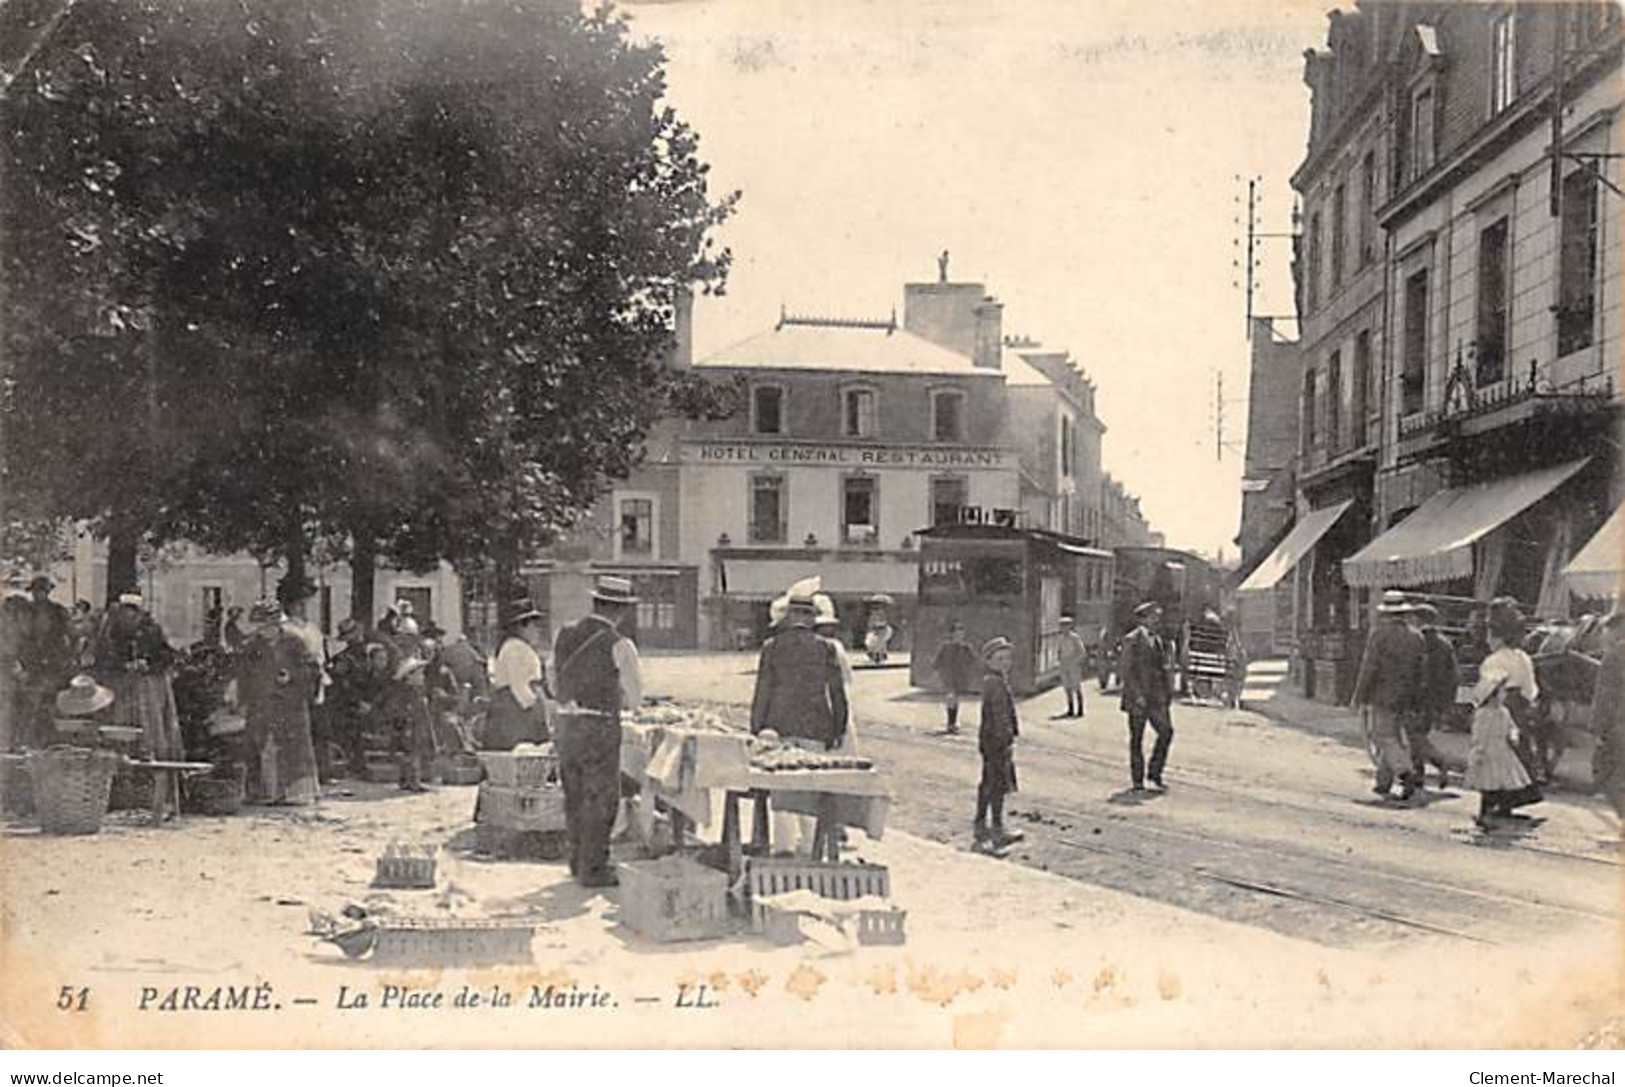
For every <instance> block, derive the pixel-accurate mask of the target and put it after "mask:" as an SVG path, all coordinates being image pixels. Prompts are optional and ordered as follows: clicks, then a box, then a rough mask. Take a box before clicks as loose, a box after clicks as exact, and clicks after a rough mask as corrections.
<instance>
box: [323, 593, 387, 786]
mask: <svg viewBox="0 0 1625 1087" xmlns="http://www.w3.org/2000/svg"><path fill="white" fill-rule="evenodd" d="M338 634H339V640H340V641H342V642H343V643H344V648H343V649H341V650H339V651H338V652H337V653H335V654H333V659H332V660H331V661H329V662H328V665H327V672H328V675H330V676H331V677H332V679H333V686H332V687H331V688H330V689H329V690H328V693H327V711H328V720H329V722H330V725H331V728H332V730H333V733H334V739H336V740H337V741H338V743H339V745H340V746H341V747H342V748H343V749H344V754H345V759H346V761H347V762H348V763H349V764H350V776H351V777H352V778H354V779H356V780H357V781H365V780H366V779H367V750H366V739H365V722H366V721H367V720H368V719H369V718H370V717H371V716H372V715H373V713H374V712H375V711H376V710H377V709H378V706H379V701H380V698H381V696H382V690H381V687H380V683H379V680H378V678H377V677H375V676H374V674H373V669H372V665H371V663H370V662H369V660H368V658H367V643H366V638H365V636H364V635H363V632H362V630H361V624H360V623H358V622H356V621H355V620H354V619H350V618H346V619H343V620H340V622H339V631H338Z"/></svg>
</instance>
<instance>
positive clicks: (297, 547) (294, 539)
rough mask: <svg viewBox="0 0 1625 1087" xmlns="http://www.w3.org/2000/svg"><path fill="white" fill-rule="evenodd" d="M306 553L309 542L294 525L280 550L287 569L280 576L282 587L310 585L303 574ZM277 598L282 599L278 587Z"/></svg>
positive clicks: (302, 531) (308, 578)
mask: <svg viewBox="0 0 1625 1087" xmlns="http://www.w3.org/2000/svg"><path fill="white" fill-rule="evenodd" d="M296 508H297V507H296ZM308 551H309V541H307V540H306V539H305V533H304V530H303V528H302V527H301V526H299V525H298V524H297V523H295V525H294V527H293V528H291V529H289V530H288V536H287V542H286V543H285V544H284V545H283V548H282V561H283V564H284V565H285V566H286V567H287V572H286V573H284V574H283V575H282V582H283V584H284V585H309V584H311V581H310V577H309V575H308V574H306V572H305V555H306V553H307V552H308ZM277 597H278V599H282V593H281V592H280V587H279V591H278V593H277ZM284 603H286V601H285V600H284Z"/></svg>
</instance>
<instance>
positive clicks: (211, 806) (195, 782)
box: [186, 763, 248, 815]
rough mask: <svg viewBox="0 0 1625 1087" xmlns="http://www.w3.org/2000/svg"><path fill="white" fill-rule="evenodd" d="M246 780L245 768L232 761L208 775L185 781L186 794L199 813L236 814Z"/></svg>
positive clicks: (246, 771) (241, 802) (246, 772)
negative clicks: (230, 763)
mask: <svg viewBox="0 0 1625 1087" xmlns="http://www.w3.org/2000/svg"><path fill="white" fill-rule="evenodd" d="M247 780H248V770H247V768H246V767H244V766H243V765H242V764H240V763H234V764H232V765H230V766H228V767H225V768H223V769H219V770H216V771H215V772H214V773H213V774H211V775H209V776H208V777H200V778H192V779H191V780H190V781H188V782H187V783H186V795H187V797H188V798H189V799H190V800H191V801H192V805H191V806H192V809H193V810H194V811H196V812H198V813H199V814H201V815H236V814H237V813H238V812H239V811H242V809H243V796H244V783H245V782H246V781H247Z"/></svg>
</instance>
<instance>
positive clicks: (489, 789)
mask: <svg viewBox="0 0 1625 1087" xmlns="http://www.w3.org/2000/svg"><path fill="white" fill-rule="evenodd" d="M474 822H476V823H480V824H490V825H492V826H498V827H507V828H508V829H510V830H534V831H541V832H547V831H562V830H563V829H564V790H563V789H562V788H560V787H559V786H557V785H549V786H547V787H546V788H540V789H523V788H519V787H517V786H513V787H509V786H503V785H497V784H494V783H492V782H489V781H486V782H482V783H481V784H480V791H479V798H478V799H477V800H476V801H475V804H474Z"/></svg>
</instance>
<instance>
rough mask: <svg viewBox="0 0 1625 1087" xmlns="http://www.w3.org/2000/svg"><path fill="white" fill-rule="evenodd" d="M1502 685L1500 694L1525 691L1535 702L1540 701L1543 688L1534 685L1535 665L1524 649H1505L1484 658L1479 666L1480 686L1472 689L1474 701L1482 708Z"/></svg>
mask: <svg viewBox="0 0 1625 1087" xmlns="http://www.w3.org/2000/svg"><path fill="white" fill-rule="evenodd" d="M1496 684H1500V685H1501V693H1502V694H1506V693H1507V692H1508V691H1522V692H1523V696H1524V697H1525V698H1527V699H1528V700H1529V701H1531V702H1533V701H1534V700H1535V699H1536V698H1539V697H1540V685H1539V684H1538V683H1536V682H1535V662H1534V661H1532V660H1530V659H1529V654H1528V653H1525V652H1524V651H1523V650H1521V649H1514V648H1512V647H1511V646H1503V647H1501V648H1500V649H1497V650H1496V651H1495V652H1493V653H1491V654H1490V655H1489V656H1487V657H1485V658H1484V663H1483V664H1481V665H1479V666H1478V684H1477V685H1476V686H1475V687H1474V688H1473V701H1474V702H1475V703H1478V704H1482V703H1483V702H1484V700H1485V699H1486V698H1488V697H1489V696H1490V692H1491V691H1493V690H1495V687H1496Z"/></svg>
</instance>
